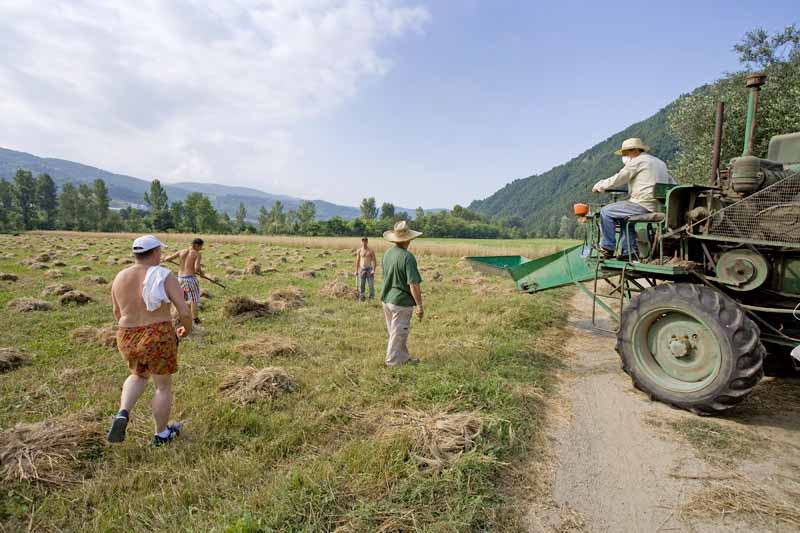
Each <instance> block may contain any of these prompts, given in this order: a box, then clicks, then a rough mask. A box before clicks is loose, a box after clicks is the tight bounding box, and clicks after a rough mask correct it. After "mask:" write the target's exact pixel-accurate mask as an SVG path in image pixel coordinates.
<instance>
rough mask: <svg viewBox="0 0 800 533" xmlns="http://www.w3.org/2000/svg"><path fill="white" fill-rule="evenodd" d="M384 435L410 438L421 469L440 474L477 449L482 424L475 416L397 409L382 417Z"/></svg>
mask: <svg viewBox="0 0 800 533" xmlns="http://www.w3.org/2000/svg"><path fill="white" fill-rule="evenodd" d="M381 424H382V426H383V432H384V433H385V434H388V435H393V434H397V433H401V434H405V435H408V436H409V437H410V438H411V443H412V447H411V454H412V456H413V457H414V459H416V461H417V462H418V463H419V465H420V467H422V468H430V469H434V470H441V469H442V468H444V467H446V466H448V465H450V464H452V463H454V462H455V461H457V460H458V459H459V457H461V456H462V455H463V454H464V453H466V452H469V451H470V450H472V449H473V448H474V447H475V442H476V439H477V438H478V437H479V436H480V433H481V430H482V429H483V421H482V420H481V418H480V417H479V416H478V415H476V414H475V413H469V412H461V413H448V412H447V411H438V412H425V411H416V410H413V409H398V410H395V411H391V412H390V413H389V415H388V416H385V417H382V421H381Z"/></svg>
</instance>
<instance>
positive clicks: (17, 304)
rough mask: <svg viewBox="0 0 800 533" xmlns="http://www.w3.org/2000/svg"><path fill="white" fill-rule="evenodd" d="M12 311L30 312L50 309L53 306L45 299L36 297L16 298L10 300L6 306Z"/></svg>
mask: <svg viewBox="0 0 800 533" xmlns="http://www.w3.org/2000/svg"><path fill="white" fill-rule="evenodd" d="M6 307H7V308H8V309H10V310H11V311H17V312H18V313H28V312H30V311H50V310H51V309H53V306H52V305H50V303H48V302H45V301H44V300H37V299H36V298H16V299H14V300H11V301H10V302H8V305H7V306H6Z"/></svg>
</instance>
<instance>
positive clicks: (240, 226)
mask: <svg viewBox="0 0 800 533" xmlns="http://www.w3.org/2000/svg"><path fill="white" fill-rule="evenodd" d="M246 218H247V207H245V205H244V202H239V207H238V208H237V209H236V228H235V229H236V233H242V232H244V231H245V230H246V229H247V224H246V223H245V219H246Z"/></svg>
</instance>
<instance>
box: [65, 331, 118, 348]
mask: <svg viewBox="0 0 800 533" xmlns="http://www.w3.org/2000/svg"><path fill="white" fill-rule="evenodd" d="M70 338H72V340H73V341H77V342H94V343H98V344H102V345H103V346H108V347H109V348H116V347H117V332H116V329H115V328H114V327H107V328H96V327H94V326H81V327H79V328H78V329H74V330H72V333H70Z"/></svg>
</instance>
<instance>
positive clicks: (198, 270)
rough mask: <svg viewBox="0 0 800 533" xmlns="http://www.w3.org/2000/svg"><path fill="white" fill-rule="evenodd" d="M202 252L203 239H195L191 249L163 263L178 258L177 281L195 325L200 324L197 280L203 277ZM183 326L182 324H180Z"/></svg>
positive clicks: (170, 257)
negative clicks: (189, 307)
mask: <svg viewBox="0 0 800 533" xmlns="http://www.w3.org/2000/svg"><path fill="white" fill-rule="evenodd" d="M202 251H203V239H201V238H199V237H198V238H196V239H194V240H193V241H192V247H191V248H187V249H185V250H181V251H179V252H175V253H174V254H172V255H170V256H168V257H166V258H164V261H172V260H173V259H175V258H176V257H178V258H180V262H181V269H180V271H179V275H178V281H179V282H180V284H181V287H183V294H184V297H185V298H186V301H187V302H189V303H190V304H191V307H192V320H194V323H195V324H199V323H200V318H199V314H200V282H199V281H198V280H197V276H198V275H201V276H203V275H205V274H204V273H203V269H202V267H201V266H200V261H201V260H202V256H201V254H200V252H202ZM181 324H183V322H181Z"/></svg>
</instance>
